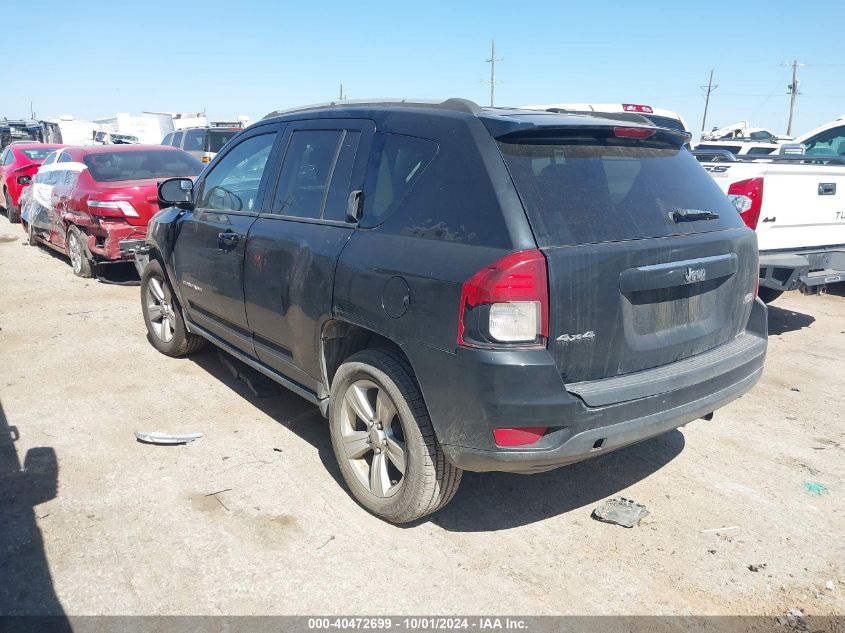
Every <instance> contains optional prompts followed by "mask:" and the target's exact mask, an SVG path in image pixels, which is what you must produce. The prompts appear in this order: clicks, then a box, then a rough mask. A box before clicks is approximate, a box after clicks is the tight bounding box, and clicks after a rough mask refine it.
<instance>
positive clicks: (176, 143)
mask: <svg viewBox="0 0 845 633" xmlns="http://www.w3.org/2000/svg"><path fill="white" fill-rule="evenodd" d="M184 135H185V133H184V132H176V133H175V134H174V135H173V147H182V137H183V136H184Z"/></svg>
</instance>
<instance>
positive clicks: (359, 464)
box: [340, 380, 407, 498]
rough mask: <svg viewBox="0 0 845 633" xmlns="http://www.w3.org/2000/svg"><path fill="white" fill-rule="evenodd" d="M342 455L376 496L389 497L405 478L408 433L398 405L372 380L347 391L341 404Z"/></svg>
mask: <svg viewBox="0 0 845 633" xmlns="http://www.w3.org/2000/svg"><path fill="white" fill-rule="evenodd" d="M340 415H341V442H342V446H343V452H344V454H345V456H346V459H347V460H348V461H349V465H350V466H351V467H352V471H353V472H354V473H355V476H356V478H357V479H358V481H359V482H360V484H361V485H362V486H364V488H366V489H367V490H369V491H370V493H371V494H373V495H375V496H376V497H381V498H386V497H390V496H392V495H394V494H396V492H398V490H399V489H400V487H401V486H402V482H403V481H404V477H405V468H406V456H407V451H406V449H405V434H404V431H403V429H402V421H401V420H400V418H399V415H398V413H397V411H396V405H395V404H394V403H393V400H391V398H390V396H389V395H388V393H387V392H386V391H385V390H384V389H383V388H382V387H380V386H379V385H377V384H376V383H374V382H372V381H370V380H358V381H356V382H354V383H352V384H351V385H350V386H349V388H348V389H347V390H346V393H345V394H344V397H343V403H342V405H341V411H340Z"/></svg>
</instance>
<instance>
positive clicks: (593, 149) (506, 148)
mask: <svg viewBox="0 0 845 633" xmlns="http://www.w3.org/2000/svg"><path fill="white" fill-rule="evenodd" d="M497 142H498V146H499V149H500V151H501V153H502V155H503V157H504V159H505V162H506V164H507V167H508V169H509V171H510V174H511V177H512V178H513V181H514V184H515V185H516V188H517V191H518V192H519V195H520V197H521V199H522V202H523V205H524V207H525V210H526V213H527V215H528V219H529V222H530V224H531V226H532V229H533V231H534V234H535V237H536V240H537V244H538V246H539V248H540V250H541V251H542V252H543V254H544V255H545V257H546V260H547V265H548V276H549V349H550V350H551V351H552V353H553V355H554V358H555V362H556V363H557V366H558V368H559V369H560V371H561V374H562V375H563V377H564V380H565V381H566V382H580V381H587V380H596V379H601V378H607V377H612V376H617V375H621V374H627V373H631V372H636V371H640V370H644V369H650V368H653V367H658V366H661V365H667V364H669V363H673V362H677V361H680V360H683V359H685V358H688V357H691V356H694V355H696V354H700V353H702V352H705V351H707V350H710V349H712V348H715V347H717V346H719V345H721V344H723V343H726V342H728V341H730V340H732V339H734V338H735V337H736V336H737V335H739V334H740V333H742V332H743V331H744V329H745V325H746V322H747V320H748V316H749V314H750V311H751V304H752V300H753V297H754V291H755V283H756V274H757V259H756V258H757V255H756V247H755V237H754V235H753V233H752V232H751V231H749V230H748V229H746V228H745V227H744V224H743V222H742V220H741V219H740V217H739V215H738V214H737V212H736V210H735V209H734V207H733V206H732V205H731V204H730V202H729V201H728V199H727V198H726V196H725V195H724V194H723V193H722V192H721V191H720V190H719V188H718V186H716V184H715V183H714V182H713V180H712V178H710V177H709V176H708V174H707V173H706V172H705V171H704V169H702V168H701V166H700V165H699V164H698V163H697V161H696V160H695V158H693V156H692V155H691V154H690V153H689V152H688V151H687V150H685V149H683V148H682V147H681V143H683V138H682V137H681V136H680V135H677V134H670V133H667V132H665V131H659V130H654V129H652V128H643V127H630V128H628V127H611V126H606V127H590V128H588V127H586V126H583V125H579V126H577V127H573V128H559V129H549V128H545V129H535V130H533V131H520V132H519V133H517V134H509V135H505V136H500V137H499V138H498V139H497Z"/></svg>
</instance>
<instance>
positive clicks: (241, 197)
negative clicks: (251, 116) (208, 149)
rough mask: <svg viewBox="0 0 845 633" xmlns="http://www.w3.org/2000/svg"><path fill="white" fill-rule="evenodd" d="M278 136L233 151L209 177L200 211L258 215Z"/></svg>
mask: <svg viewBox="0 0 845 633" xmlns="http://www.w3.org/2000/svg"><path fill="white" fill-rule="evenodd" d="M275 140H276V134H275V133H272V134H262V135H261V136H253V137H252V138H249V139H246V140H245V141H242V142H241V143H239V144H238V145H236V146H235V147H233V148H232V150H231V151H230V152H229V153H227V154H226V156H224V157H223V159H222V160H221V161H220V162H219V163H217V165H215V166H214V169H212V170H211V172H210V173H209V174H208V176H206V178H205V180H204V182H203V184H202V190H201V191H200V193H199V202H198V205H197V206H198V207H199V208H202V209H214V210H218V211H256V212H257V211H258V209H255V204H256V202H257V199H258V189H259V187H260V185H261V177H262V176H263V175H264V167H265V166H266V165H267V159H268V158H269V157H270V151H271V150H272V149H273V143H274V142H275Z"/></svg>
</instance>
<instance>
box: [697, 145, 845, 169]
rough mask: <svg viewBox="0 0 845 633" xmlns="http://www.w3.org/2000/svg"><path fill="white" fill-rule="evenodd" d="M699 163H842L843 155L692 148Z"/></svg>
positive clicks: (844, 164) (844, 161) (844, 160)
mask: <svg viewBox="0 0 845 633" xmlns="http://www.w3.org/2000/svg"><path fill="white" fill-rule="evenodd" d="M692 155H693V156H695V157H696V159H697V160H698V162H700V163H780V164H790V165H794V164H804V165H843V166H845V156H807V155H806V154H741V155H739V156H737V155H736V154H733V153H732V152H729V151H728V150H721V149H704V150H692Z"/></svg>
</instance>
